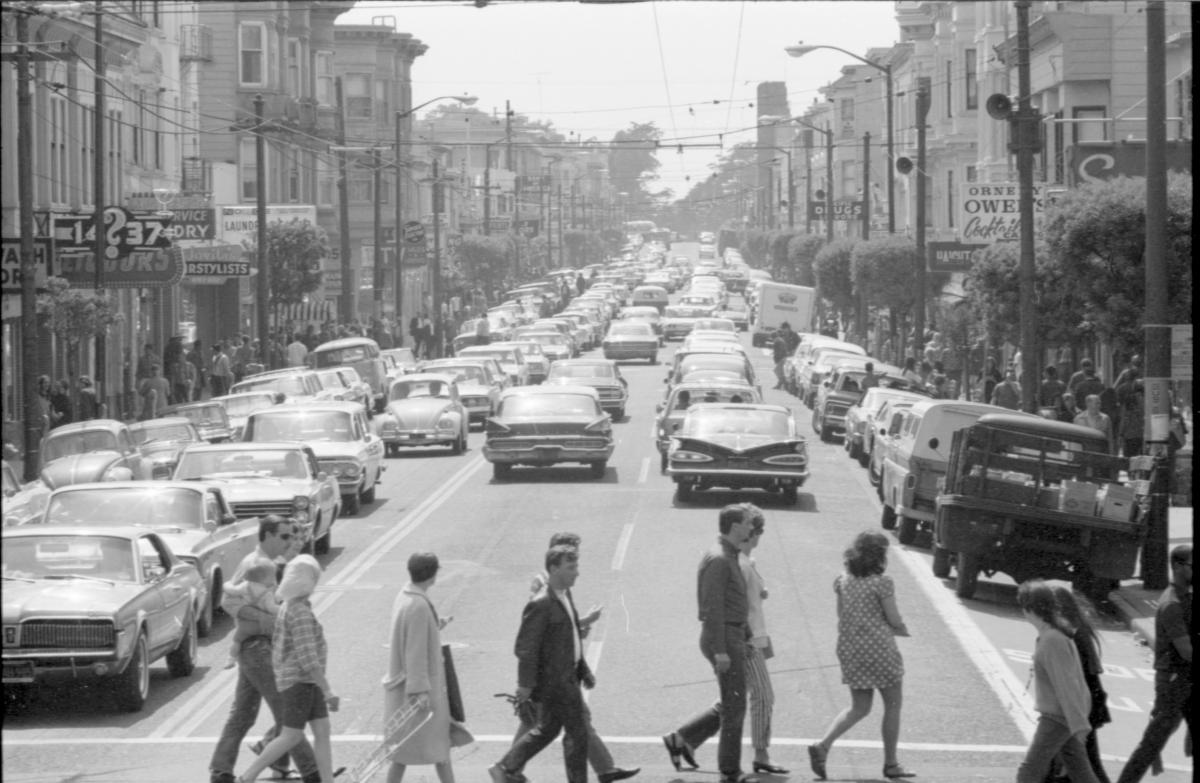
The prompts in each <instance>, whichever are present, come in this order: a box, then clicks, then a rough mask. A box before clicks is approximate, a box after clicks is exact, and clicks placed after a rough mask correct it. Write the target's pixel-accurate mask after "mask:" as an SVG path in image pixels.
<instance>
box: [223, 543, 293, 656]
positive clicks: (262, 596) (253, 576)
mask: <svg viewBox="0 0 1200 783" xmlns="http://www.w3.org/2000/svg"><path fill="white" fill-rule="evenodd" d="M246 607H250V608H252V609H257V610H258V611H260V612H262V613H263V614H266V615H269V616H271V617H274V616H275V614H276V613H277V612H278V611H279V604H278V602H276V600H275V567H274V566H273V565H270V564H267V563H258V564H256V565H252V566H250V567H249V568H247V569H246V573H245V575H244V578H243V580H242V581H241V582H238V583H236V584H232V585H228V586H226V587H225V593H224V595H223V596H222V598H221V608H222V609H224V610H225V611H226V612H228V613H229V615H230V616H231V617H235V618H236V617H237V614H238V612H239V611H241V610H242V609H245V608H246ZM257 633H258V631H257V630H255V629H253V628H248V627H247V626H246V625H245V624H241V623H239V624H238V625H237V627H236V630H235V631H234V634H233V644H231V645H230V646H229V659H228V660H227V661H226V662H225V668H226V669H232V668H234V667H235V666H237V659H238V654H239V653H240V652H241V651H242V642H244V641H246V640H247V639H249V638H250V637H251V636H255V635H256V634H257Z"/></svg>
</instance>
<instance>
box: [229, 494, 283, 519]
mask: <svg viewBox="0 0 1200 783" xmlns="http://www.w3.org/2000/svg"><path fill="white" fill-rule="evenodd" d="M291 513H292V499H291V498H288V499H287V500H257V501H253V502H248V503H234V504H233V515H234V516H235V517H237V518H238V519H249V518H250V517H265V516H266V515H267V514H279V515H280V516H284V517H286V516H290V515H291Z"/></svg>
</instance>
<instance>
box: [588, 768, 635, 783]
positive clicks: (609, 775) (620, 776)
mask: <svg viewBox="0 0 1200 783" xmlns="http://www.w3.org/2000/svg"><path fill="white" fill-rule="evenodd" d="M641 771H642V768H641V767H634V768H633V769H622V768H620V767H613V768H612V769H610V770H609V771H608V772H601V773H600V774H598V775H596V779H597V780H599V781H600V783H612V781H614V780H624V779H625V778H631V777H633V776H634V775H636V774H637V773H639V772H641Z"/></svg>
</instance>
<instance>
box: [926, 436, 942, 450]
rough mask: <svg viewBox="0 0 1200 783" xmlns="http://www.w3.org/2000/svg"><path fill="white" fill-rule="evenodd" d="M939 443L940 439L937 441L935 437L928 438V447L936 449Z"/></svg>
mask: <svg viewBox="0 0 1200 783" xmlns="http://www.w3.org/2000/svg"><path fill="white" fill-rule="evenodd" d="M939 443H941V441H939V440H938V439H937V438H930V439H929V448H931V449H936V448H937V447H938V444H939Z"/></svg>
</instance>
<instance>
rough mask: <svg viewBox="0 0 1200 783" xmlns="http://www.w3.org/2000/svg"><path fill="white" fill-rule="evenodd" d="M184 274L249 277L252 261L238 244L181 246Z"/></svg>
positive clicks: (193, 276)
mask: <svg viewBox="0 0 1200 783" xmlns="http://www.w3.org/2000/svg"><path fill="white" fill-rule="evenodd" d="M180 250H181V251H182V253H183V266H184V274H186V275H187V276H188V279H189V280H191V279H192V278H197V277H199V278H221V282H222V283H223V282H224V279H225V278H229V277H249V276H250V262H249V261H248V260H247V259H246V258H245V251H244V250H243V249H242V248H241V247H240V246H238V245H200V246H191V247H183V248H180Z"/></svg>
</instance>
